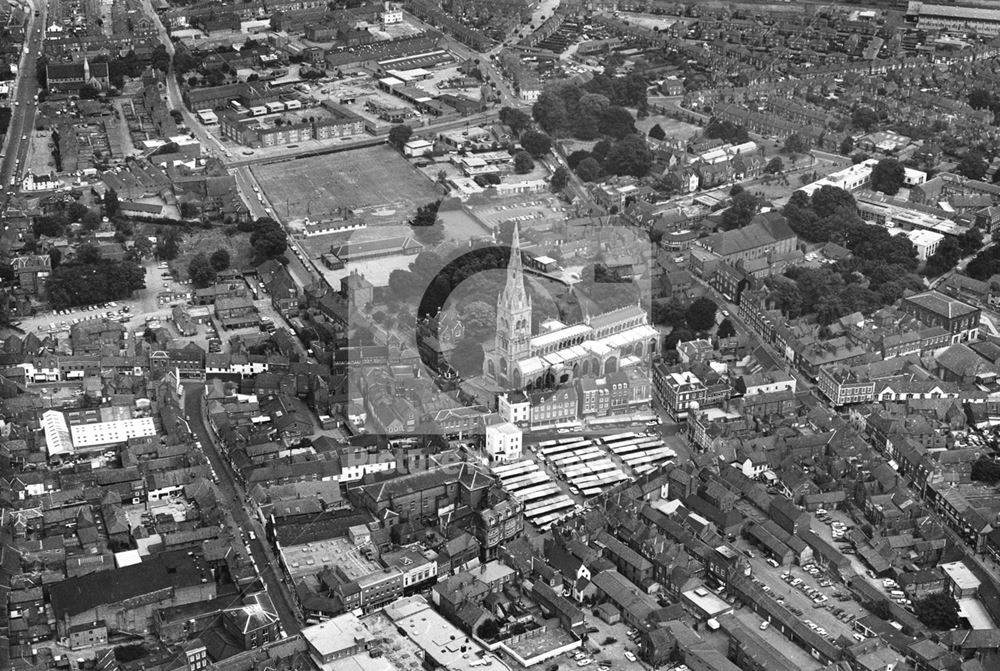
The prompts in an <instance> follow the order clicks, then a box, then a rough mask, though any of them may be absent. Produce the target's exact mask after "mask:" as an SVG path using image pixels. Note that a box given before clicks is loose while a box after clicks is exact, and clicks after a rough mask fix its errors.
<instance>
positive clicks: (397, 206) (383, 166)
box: [253, 146, 441, 224]
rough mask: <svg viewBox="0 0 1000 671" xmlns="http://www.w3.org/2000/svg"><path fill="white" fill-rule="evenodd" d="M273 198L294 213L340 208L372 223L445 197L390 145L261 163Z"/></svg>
mask: <svg viewBox="0 0 1000 671" xmlns="http://www.w3.org/2000/svg"><path fill="white" fill-rule="evenodd" d="M253 173H254V176H255V177H256V178H257V180H258V181H259V182H260V183H261V186H262V187H263V189H264V191H265V193H266V195H267V197H268V199H270V200H271V202H272V203H274V204H275V206H277V208H278V209H279V210H280V211H284V206H285V205H286V204H287V207H288V217H289V218H290V219H298V218H303V217H306V216H308V217H311V218H313V219H319V218H322V217H323V215H324V214H328V213H332V212H336V211H337V210H338V209H339V208H345V207H346V208H349V209H352V210H354V211H355V212H356V213H357V214H358V215H359V216H363V217H364V218H365V220H366V221H367V222H368V223H369V224H378V223H381V222H384V223H397V222H400V221H403V220H405V219H407V218H409V217H410V216H411V215H412V214H413V212H414V210H416V208H417V207H418V206H419V205H423V204H425V203H428V202H431V201H433V200H436V199H437V198H440V197H441V196H440V194H439V193H438V192H437V190H436V189H435V188H434V185H433V184H432V183H431V181H430V180H428V179H427V178H426V177H425V176H424V175H422V174H420V173H419V172H418V171H417V170H415V169H414V168H412V167H411V166H410V164H409V163H408V162H407V161H406V159H404V158H403V157H402V156H400V155H399V154H397V153H396V152H395V151H393V150H392V149H391V148H389V147H387V146H378V147H368V148H364V149H357V150H353V151H345V152H338V153H334V154H327V155H324V156H315V157H312V158H305V159H299V160H296V161H286V162H284V163H274V164H270V165H262V166H255V167H254V168H253Z"/></svg>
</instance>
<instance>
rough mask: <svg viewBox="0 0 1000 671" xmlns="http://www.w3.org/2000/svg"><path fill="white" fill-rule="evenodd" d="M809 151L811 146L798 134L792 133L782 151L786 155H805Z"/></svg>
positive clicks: (786, 139)
mask: <svg viewBox="0 0 1000 671" xmlns="http://www.w3.org/2000/svg"><path fill="white" fill-rule="evenodd" d="M807 149H809V144H808V143H807V142H806V141H805V140H804V139H803V138H802V136H801V135H799V134H798V133H792V134H791V135H789V136H788V137H787V138H785V146H784V147H782V151H784V152H785V153H786V154H803V153H805V152H806V150H807Z"/></svg>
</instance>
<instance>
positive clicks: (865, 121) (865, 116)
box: [851, 106, 878, 132]
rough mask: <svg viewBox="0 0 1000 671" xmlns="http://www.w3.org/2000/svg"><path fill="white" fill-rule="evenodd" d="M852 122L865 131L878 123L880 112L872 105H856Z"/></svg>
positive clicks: (852, 114) (852, 113)
mask: <svg viewBox="0 0 1000 671" xmlns="http://www.w3.org/2000/svg"><path fill="white" fill-rule="evenodd" d="M851 123H852V124H854V126H855V127H857V128H860V129H861V130H863V131H866V132H867V131H868V130H870V129H871V127H872V126H874V125H875V124H877V123H878V114H877V113H876V112H875V110H873V109H872V108H871V107H865V106H860V107H856V108H855V109H854V111H853V112H851Z"/></svg>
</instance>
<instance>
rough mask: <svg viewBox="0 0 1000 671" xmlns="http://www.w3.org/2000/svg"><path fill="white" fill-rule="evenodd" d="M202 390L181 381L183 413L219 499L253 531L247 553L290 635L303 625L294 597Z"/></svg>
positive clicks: (248, 529)
mask: <svg viewBox="0 0 1000 671" xmlns="http://www.w3.org/2000/svg"><path fill="white" fill-rule="evenodd" d="M204 394H205V388H204V386H203V385H202V384H194V383H191V384H185V385H184V413H185V417H186V418H187V419H188V420H189V422H190V426H191V430H192V432H193V433H194V435H195V438H196V439H197V440H198V441H200V442H201V445H202V450H203V451H204V453H205V455H206V456H207V457H208V459H209V462H210V463H211V464H212V468H214V469H215V473H216V475H217V476H218V479H219V482H218V487H219V490H220V491H221V492H222V498H221V500H222V501H223V502H228V504H229V506H230V507H229V510H230V512H231V513H232V515H233V518H234V519H235V521H236V522H237V523H238V524H239V525H240V527H241V528H242V529H243V530H245V531H247V532H249V531H251V530H252V531H254V532H255V535H256V538H255V539H253V540H251V539H250V538H249V536H248V537H247V538H246V543H247V546H248V547H249V549H250V556H251V557H253V559H254V562H255V564H256V566H257V568H258V570H259V572H260V577H261V581H262V582H263V584H264V588H265V590H266V591H267V593H268V595H269V596H270V597H271V601H272V602H273V603H274V606H275V610H277V615H278V617H279V618H280V619H281V625H282V627H283V628H284V630H285V632H286V633H287V634H289V635H294V634H297V633H299V631H300V630H301V629H302V624H301V623H300V621H299V618H298V614H297V613H298V611H297V608H296V607H295V605H294V603H295V602H294V599H293V598H292V597H291V596H290V594H289V590H288V588H286V587H285V583H284V581H283V579H282V575H281V570H280V569H279V568H277V567H278V566H279V564H278V561H277V559H276V558H275V556H274V554H273V553H272V552H271V548H270V546H268V544H267V543H266V541H265V540H264V538H265V535H264V528H263V527H262V526H261V524H260V522H259V521H258V520H256V519H255V518H254V517H253V516H252V515H251V514H250V513H249V512H248V511H247V505H248V504H246V503H245V501H246V500H247V499H246V493H245V492H244V491H243V489H242V487H240V485H239V483H238V482H237V481H236V479H235V478H234V476H233V471H232V468H231V467H230V465H229V462H228V461H227V460H225V459H223V458H222V454H221V452H220V447H219V445H218V444H217V443H216V442H215V436H214V435H213V434H212V432H211V430H210V429H209V428H208V427H207V424H206V422H205V414H204Z"/></svg>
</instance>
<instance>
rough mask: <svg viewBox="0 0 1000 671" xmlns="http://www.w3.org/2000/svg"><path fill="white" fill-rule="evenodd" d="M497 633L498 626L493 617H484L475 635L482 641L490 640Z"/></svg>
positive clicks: (498, 633) (498, 631)
mask: <svg viewBox="0 0 1000 671" xmlns="http://www.w3.org/2000/svg"><path fill="white" fill-rule="evenodd" d="M499 635H500V627H499V626H497V623H496V621H495V620H494V619H493V618H486V619H485V620H483V622H482V624H480V625H479V628H478V629H476V636H478V637H479V638H480V639H481V640H483V641H492V640H493V639H495V638H496V637H497V636H499Z"/></svg>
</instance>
